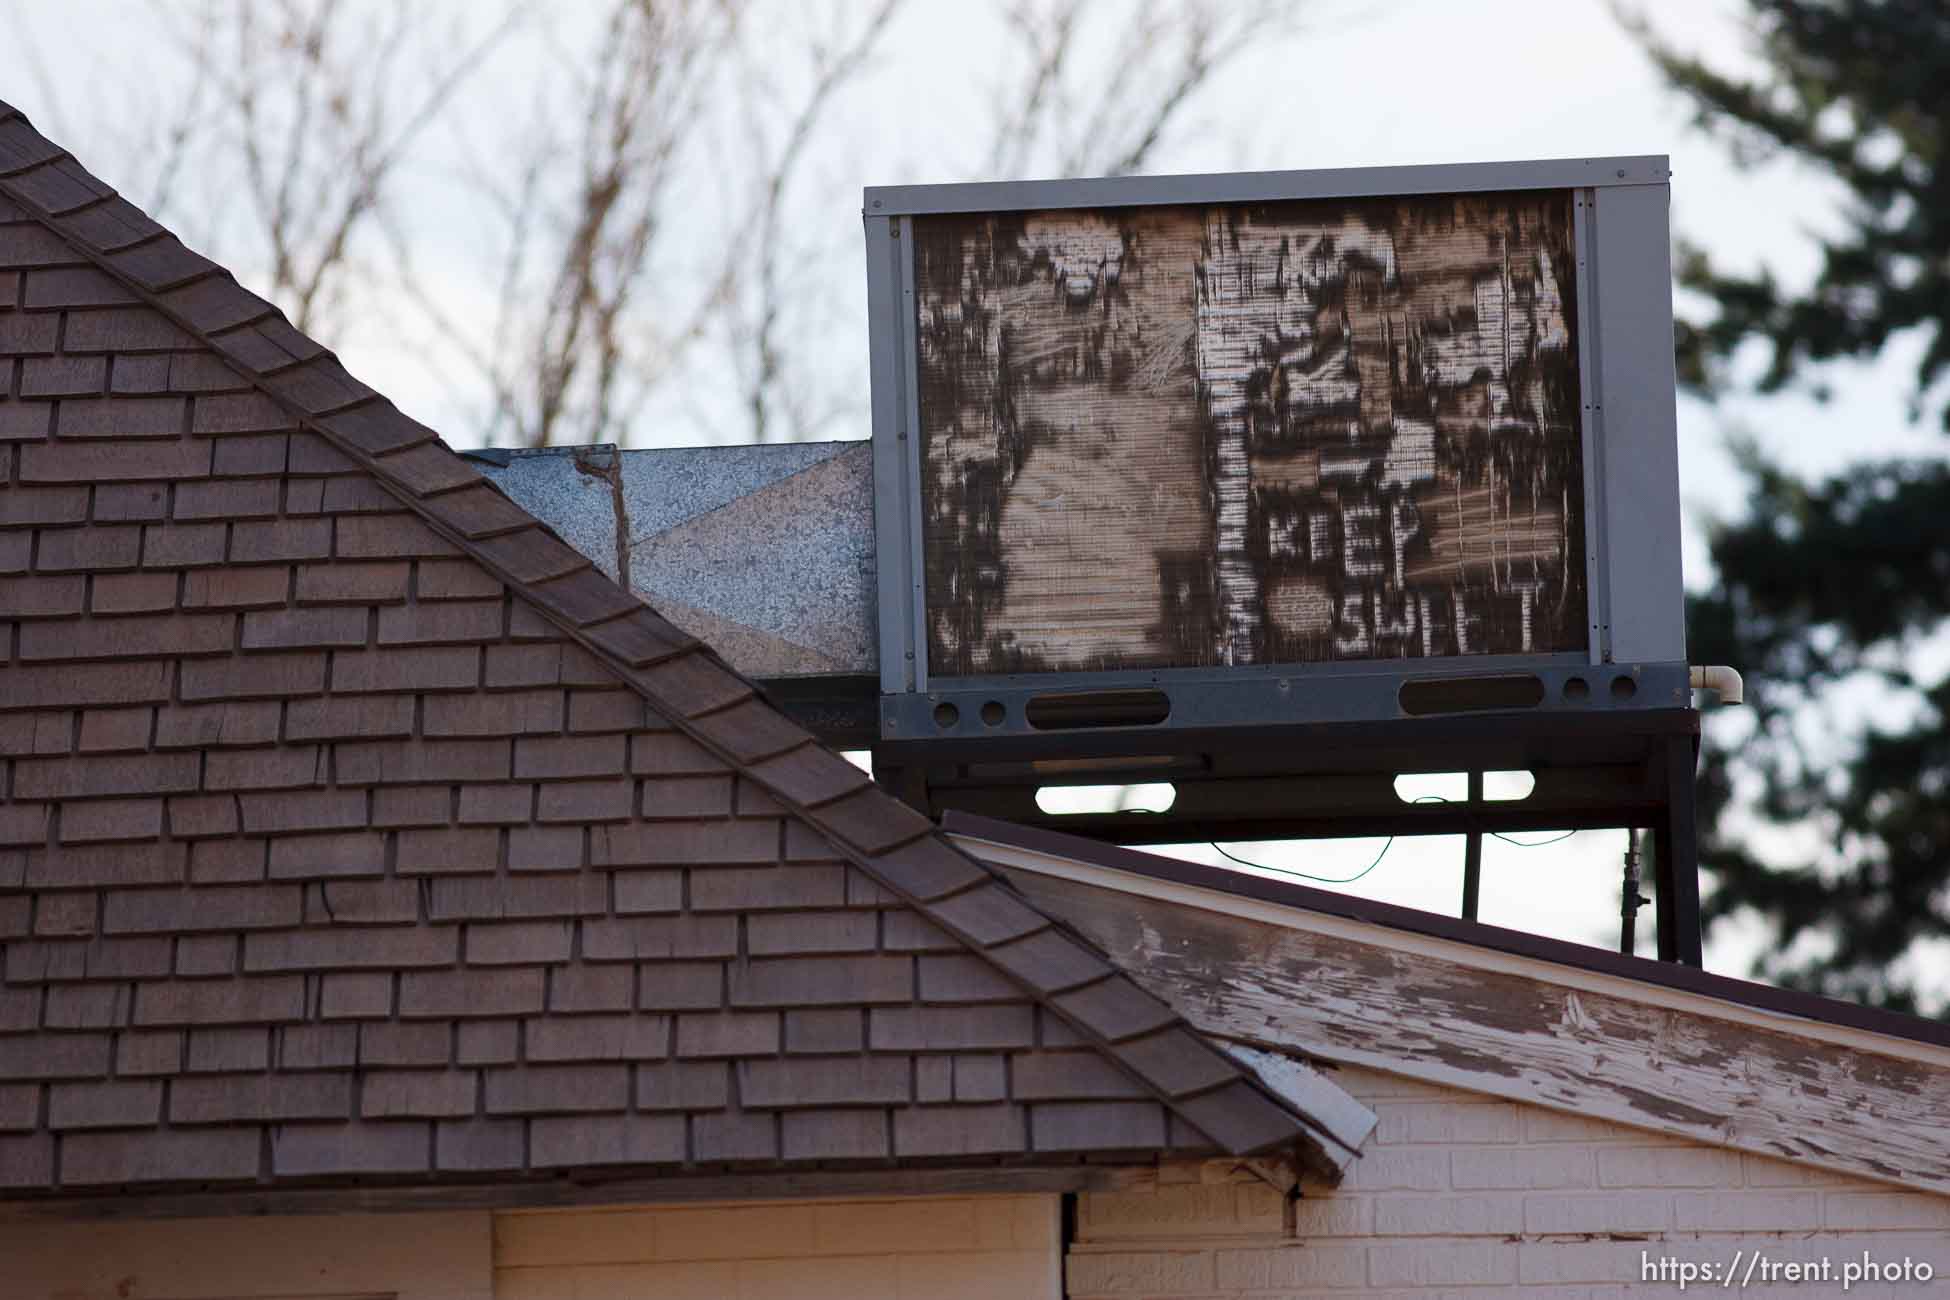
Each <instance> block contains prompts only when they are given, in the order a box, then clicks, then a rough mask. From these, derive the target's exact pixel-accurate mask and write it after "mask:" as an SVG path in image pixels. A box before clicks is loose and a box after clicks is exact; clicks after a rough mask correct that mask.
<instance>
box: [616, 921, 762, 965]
mask: <svg viewBox="0 0 1950 1300" xmlns="http://www.w3.org/2000/svg"><path fill="white" fill-rule="evenodd" d="M737 951H738V918H737V917H735V916H642V917H630V918H627V919H619V920H609V919H602V920H590V921H584V922H583V923H582V956H583V960H585V961H663V960H673V959H674V960H686V959H696V958H700V957H731V956H734V955H736V953H737Z"/></svg>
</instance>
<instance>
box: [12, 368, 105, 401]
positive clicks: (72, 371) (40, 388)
mask: <svg viewBox="0 0 1950 1300" xmlns="http://www.w3.org/2000/svg"><path fill="white" fill-rule="evenodd" d="M107 384H108V358H106V357H30V358H29V359H27V360H26V361H23V362H21V363H20V396H22V397H76V396H81V395H85V394H93V393H99V392H101V391H102V389H103V388H104V387H105V386H107ZM16 409H19V408H16Z"/></svg>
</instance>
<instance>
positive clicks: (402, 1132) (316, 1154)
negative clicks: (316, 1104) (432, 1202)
mask: <svg viewBox="0 0 1950 1300" xmlns="http://www.w3.org/2000/svg"><path fill="white" fill-rule="evenodd" d="M431 1145H432V1139H431V1130H430V1128H429V1127H428V1125H427V1124H426V1123H425V1122H423V1121H417V1120H416V1121H391V1122H387V1123H361V1124H331V1125H318V1124H291V1125H280V1126H278V1127H276V1128H273V1129H272V1130H271V1168H272V1170H273V1171H274V1172H275V1173H276V1174H277V1175H278V1176H279V1177H281V1178H301V1177H308V1176H314V1175H317V1176H322V1175H327V1174H408V1173H419V1172H421V1171H423V1170H425V1169H426V1168H427V1167H428V1165H429V1164H430V1156H429V1152H430V1149H431Z"/></svg>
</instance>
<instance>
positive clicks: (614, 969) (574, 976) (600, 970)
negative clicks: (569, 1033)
mask: <svg viewBox="0 0 1950 1300" xmlns="http://www.w3.org/2000/svg"><path fill="white" fill-rule="evenodd" d="M635 998H636V972H635V971H634V970H633V969H631V968H630V967H628V966H583V965H575V966H562V967H558V968H556V969H554V970H552V971H550V972H549V976H548V1009H549V1013H550V1014H551V1015H582V1014H587V1013H589V1012H592V1011H628V1010H629V1009H630V1006H631V1004H632V1002H633V1001H634V1000H635ZM657 1005H658V1006H664V1005H666V1004H662V1003H659V1004H657Z"/></svg>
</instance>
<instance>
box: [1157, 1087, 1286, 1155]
mask: <svg viewBox="0 0 1950 1300" xmlns="http://www.w3.org/2000/svg"><path fill="white" fill-rule="evenodd" d="M1177 1107H1178V1110H1179V1113H1180V1114H1181V1115H1183V1116H1184V1118H1185V1119H1187V1120H1189V1121H1190V1122H1191V1123H1193V1124H1195V1125H1197V1126H1198V1128H1199V1129H1200V1130H1202V1131H1203V1132H1204V1133H1205V1134H1206V1135H1207V1136H1208V1137H1210V1138H1211V1139H1212V1140H1213V1141H1214V1142H1217V1143H1218V1144H1219V1146H1220V1147H1221V1148H1223V1149H1224V1150H1226V1151H1229V1152H1231V1153H1232V1154H1234V1155H1247V1154H1250V1153H1252V1152H1254V1151H1263V1150H1265V1149H1266V1148H1268V1147H1271V1146H1275V1145H1282V1144H1289V1143H1292V1142H1293V1141H1294V1140H1295V1139H1296V1138H1298V1137H1299V1136H1300V1134H1301V1132H1302V1131H1303V1130H1302V1128H1301V1125H1300V1122H1299V1120H1298V1119H1296V1118H1295V1117H1294V1116H1293V1115H1291V1114H1289V1113H1288V1112H1287V1111H1286V1110H1285V1109H1284V1108H1283V1107H1281V1106H1279V1105H1277V1104H1276V1103H1275V1102H1274V1101H1273V1100H1272V1099H1271V1098H1270V1097H1268V1096H1266V1094H1264V1093H1262V1092H1261V1091H1260V1090H1259V1089H1257V1088H1255V1087H1253V1086H1252V1085H1251V1084H1249V1083H1247V1082H1246V1081H1245V1080H1244V1079H1238V1080H1235V1081H1234V1082H1232V1083H1229V1084H1227V1085H1225V1086H1224V1087H1222V1088H1217V1089H1214V1090H1213V1091H1211V1092H1204V1093H1200V1094H1199V1095H1198V1096H1196V1097H1191V1098H1188V1099H1186V1100H1183V1101H1180V1102H1178V1103H1177Z"/></svg>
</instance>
